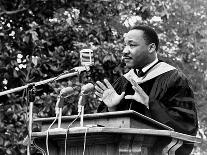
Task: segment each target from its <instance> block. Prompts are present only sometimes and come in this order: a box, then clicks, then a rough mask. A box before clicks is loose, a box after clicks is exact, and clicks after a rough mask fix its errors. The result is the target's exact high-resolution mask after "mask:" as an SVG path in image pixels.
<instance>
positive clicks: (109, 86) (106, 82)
mask: <svg viewBox="0 0 207 155" xmlns="http://www.w3.org/2000/svg"><path fill="white" fill-rule="evenodd" d="M104 82H105V84H106V86H107V87H108V88H113V86H112V85H111V84H110V83H109V81H108V80H107V79H104Z"/></svg>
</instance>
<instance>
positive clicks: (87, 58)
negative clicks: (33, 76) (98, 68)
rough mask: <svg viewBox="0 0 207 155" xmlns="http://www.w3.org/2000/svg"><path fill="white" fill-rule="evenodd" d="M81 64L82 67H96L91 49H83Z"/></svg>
mask: <svg viewBox="0 0 207 155" xmlns="http://www.w3.org/2000/svg"><path fill="white" fill-rule="evenodd" d="M80 62H81V66H92V65H94V55H93V51H92V50H91V49H82V50H81V51H80Z"/></svg>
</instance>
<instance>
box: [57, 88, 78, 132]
mask: <svg viewBox="0 0 207 155" xmlns="http://www.w3.org/2000/svg"><path fill="white" fill-rule="evenodd" d="M74 91H75V88H73V87H66V88H63V89H62V90H61V91H60V94H59V95H58V99H57V102H56V106H55V114H56V115H57V116H58V129H60V126H61V117H62V107H63V103H64V97H66V96H70V95H72V94H73V93H74Z"/></svg>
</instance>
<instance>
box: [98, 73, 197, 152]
mask: <svg viewBox="0 0 207 155" xmlns="http://www.w3.org/2000/svg"><path fill="white" fill-rule="evenodd" d="M113 86H114V89H115V90H116V91H117V93H118V94H121V93H122V92H125V93H126V95H133V94H134V90H133V89H132V84H131V83H130V82H129V81H128V80H127V79H126V78H125V77H124V76H121V77H120V78H118V79H117V80H116V81H115V83H114V84H113ZM139 86H140V87H141V88H142V89H143V90H144V91H145V93H146V94H147V95H148V96H149V109H148V108H146V106H144V105H143V104H141V103H138V102H136V101H134V100H126V99H122V101H121V102H120V103H119V104H118V105H117V109H116V110H117V111H121V110H134V111H137V112H139V113H141V114H144V115H146V116H148V117H151V118H153V119H155V120H157V121H159V122H161V123H163V124H166V125H168V126H170V127H172V128H173V129H174V130H175V131H177V132H181V133H184V134H189V135H196V133H197V129H198V121H197V113H196V103H195V100H194V95H193V91H192V89H191V87H190V85H189V82H188V80H187V78H186V76H185V75H184V74H183V73H182V72H180V71H179V70H177V69H175V70H171V71H168V72H166V73H163V74H161V75H159V76H157V77H155V78H152V79H150V80H148V81H146V82H144V83H141V84H139ZM103 111H107V107H106V105H105V104H104V103H102V104H101V105H100V106H99V107H98V112H103ZM192 149H193V145H188V144H183V146H182V147H180V148H179V149H178V150H177V151H176V154H177V155H181V154H182V155H185V154H186V155H187V154H189V153H190V152H191V151H192Z"/></svg>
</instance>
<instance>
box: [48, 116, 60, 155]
mask: <svg viewBox="0 0 207 155" xmlns="http://www.w3.org/2000/svg"><path fill="white" fill-rule="evenodd" d="M57 118H58V114H56V116H55V119H54V120H53V122H52V123H51V124H50V126H49V127H48V129H47V135H46V150H47V155H50V152H49V145H48V139H49V130H50V128H51V127H52V126H53V125H54V123H55V122H56V120H57Z"/></svg>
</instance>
